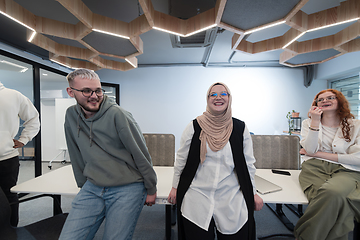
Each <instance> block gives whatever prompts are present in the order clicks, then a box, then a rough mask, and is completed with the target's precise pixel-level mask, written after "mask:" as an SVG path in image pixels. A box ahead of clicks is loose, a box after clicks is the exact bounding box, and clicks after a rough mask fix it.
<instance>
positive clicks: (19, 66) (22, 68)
mask: <svg viewBox="0 0 360 240" xmlns="http://www.w3.org/2000/svg"><path fill="white" fill-rule="evenodd" d="M0 62H1V63H5V64H7V65H11V66H14V67H18V68H21V70H20V72H26V71H27V70H28V69H29V68H27V67H24V66H21V65H18V64H15V63H12V62H8V61H6V60H0Z"/></svg>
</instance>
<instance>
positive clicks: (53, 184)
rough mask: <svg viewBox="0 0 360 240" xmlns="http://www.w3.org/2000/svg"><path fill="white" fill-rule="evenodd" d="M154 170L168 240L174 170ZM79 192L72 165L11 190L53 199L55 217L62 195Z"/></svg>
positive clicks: (155, 168) (164, 168)
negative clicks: (169, 196) (170, 197)
mask: <svg viewBox="0 0 360 240" xmlns="http://www.w3.org/2000/svg"><path fill="white" fill-rule="evenodd" d="M154 170H155V172H156V175H157V178H158V184H157V196H156V203H157V204H166V205H165V214H166V220H165V230H166V239H170V238H171V205H170V204H169V203H168V201H167V197H168V195H169V192H170V190H171V187H172V178H173V172H174V168H173V167H159V166H154ZM79 190H80V188H78V187H77V185H76V181H75V177H74V174H73V170H72V166H71V165H68V166H64V167H62V168H59V169H56V170H52V171H51V172H49V173H46V174H44V175H41V176H39V177H37V178H33V179H31V180H29V181H26V182H23V183H20V184H18V185H16V186H14V187H12V188H11V191H12V192H16V193H34V194H44V195H46V196H50V197H52V198H53V199H54V215H55V214H58V213H61V212H62V210H61V197H60V195H68V196H75V195H76V194H77V193H78V192H79Z"/></svg>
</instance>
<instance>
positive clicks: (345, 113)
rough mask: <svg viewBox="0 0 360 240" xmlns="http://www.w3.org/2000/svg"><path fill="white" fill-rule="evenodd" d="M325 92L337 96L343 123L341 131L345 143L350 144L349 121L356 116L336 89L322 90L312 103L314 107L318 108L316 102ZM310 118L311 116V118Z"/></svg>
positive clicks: (338, 112) (338, 109) (339, 114)
mask: <svg viewBox="0 0 360 240" xmlns="http://www.w3.org/2000/svg"><path fill="white" fill-rule="evenodd" d="M325 92H332V93H333V94H335V96H336V99H337V102H338V108H337V110H336V113H337V115H338V116H339V118H340V121H341V131H342V134H343V136H344V138H345V141H347V142H350V141H351V138H350V124H349V122H348V119H350V118H355V117H354V115H353V114H352V113H351V112H350V107H349V102H348V100H347V99H346V98H345V96H344V95H343V94H342V93H341V92H340V91H338V90H335V89H326V90H322V91H321V92H319V93H318V94H316V96H315V98H314V101H313V103H312V106H317V102H316V100H317V99H318V97H319V95H320V94H323V93H325ZM309 117H310V116H309Z"/></svg>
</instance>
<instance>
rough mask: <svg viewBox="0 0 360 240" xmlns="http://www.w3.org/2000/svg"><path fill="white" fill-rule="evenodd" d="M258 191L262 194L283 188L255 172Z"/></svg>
mask: <svg viewBox="0 0 360 240" xmlns="http://www.w3.org/2000/svg"><path fill="white" fill-rule="evenodd" d="M255 185H256V191H257V192H259V193H261V194H266V193H271V192H276V191H280V190H282V188H281V187H280V186H278V185H276V184H274V183H272V182H270V181H268V180H266V179H264V178H262V177H259V176H258V175H256V174H255Z"/></svg>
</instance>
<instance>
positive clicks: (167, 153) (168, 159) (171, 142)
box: [144, 133, 175, 166]
mask: <svg viewBox="0 0 360 240" xmlns="http://www.w3.org/2000/svg"><path fill="white" fill-rule="evenodd" d="M144 138H145V141H146V146H147V147H148V150H149V153H150V156H151V159H152V162H153V165H154V166H174V161H175V136H174V135H173V134H155V133H144Z"/></svg>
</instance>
